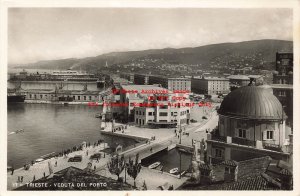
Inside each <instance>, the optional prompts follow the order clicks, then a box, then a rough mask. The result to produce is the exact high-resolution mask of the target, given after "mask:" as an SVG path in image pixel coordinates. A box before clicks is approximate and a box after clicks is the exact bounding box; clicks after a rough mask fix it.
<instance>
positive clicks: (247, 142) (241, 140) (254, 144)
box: [232, 137, 256, 147]
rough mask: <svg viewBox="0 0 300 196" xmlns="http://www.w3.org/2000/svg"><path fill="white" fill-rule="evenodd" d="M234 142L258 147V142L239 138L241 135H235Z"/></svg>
mask: <svg viewBox="0 0 300 196" xmlns="http://www.w3.org/2000/svg"><path fill="white" fill-rule="evenodd" d="M232 143H235V144H239V145H244V146H252V147H256V142H255V141H252V140H248V139H244V138H239V137H233V138H232Z"/></svg>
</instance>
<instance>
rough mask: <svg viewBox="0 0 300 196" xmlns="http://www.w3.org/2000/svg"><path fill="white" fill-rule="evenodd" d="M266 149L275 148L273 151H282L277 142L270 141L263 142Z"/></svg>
mask: <svg viewBox="0 0 300 196" xmlns="http://www.w3.org/2000/svg"><path fill="white" fill-rule="evenodd" d="M263 146H264V149H267V150H273V151H277V152H282V149H281V147H280V146H279V145H277V144H270V143H266V142H264V143H263Z"/></svg>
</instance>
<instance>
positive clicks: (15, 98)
mask: <svg viewBox="0 0 300 196" xmlns="http://www.w3.org/2000/svg"><path fill="white" fill-rule="evenodd" d="M24 100H25V95H17V94H7V103H16V102H24Z"/></svg>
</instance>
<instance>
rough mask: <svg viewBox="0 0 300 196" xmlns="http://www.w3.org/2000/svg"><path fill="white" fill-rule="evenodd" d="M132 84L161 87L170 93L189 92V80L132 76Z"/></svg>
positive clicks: (156, 76) (155, 76)
mask: <svg viewBox="0 0 300 196" xmlns="http://www.w3.org/2000/svg"><path fill="white" fill-rule="evenodd" d="M134 84H138V85H147V84H149V85H157V84H159V85H161V87H163V88H166V89H168V90H170V91H174V90H177V91H185V92H190V91H191V79H190V78H183V77H182V78H180V77H178V78H168V77H166V76H158V75H145V74H134Z"/></svg>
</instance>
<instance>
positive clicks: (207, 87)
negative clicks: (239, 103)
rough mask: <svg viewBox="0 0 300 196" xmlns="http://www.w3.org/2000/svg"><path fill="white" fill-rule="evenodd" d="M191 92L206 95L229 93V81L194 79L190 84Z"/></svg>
mask: <svg viewBox="0 0 300 196" xmlns="http://www.w3.org/2000/svg"><path fill="white" fill-rule="evenodd" d="M191 88H192V92H194V93H199V94H207V95H216V94H227V93H229V91H230V89H229V79H227V78H218V77H206V78H204V77H198V78H196V77H194V78H192V84H191Z"/></svg>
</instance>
